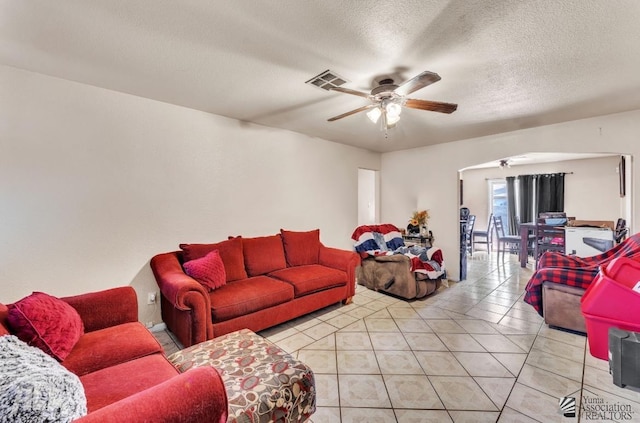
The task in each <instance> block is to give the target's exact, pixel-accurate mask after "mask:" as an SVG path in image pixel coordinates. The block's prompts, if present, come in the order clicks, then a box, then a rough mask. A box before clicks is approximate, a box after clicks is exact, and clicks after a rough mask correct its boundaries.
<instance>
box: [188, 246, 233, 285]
mask: <svg viewBox="0 0 640 423" xmlns="http://www.w3.org/2000/svg"><path fill="white" fill-rule="evenodd" d="M183 267H184V271H185V273H186V274H187V275H189V276H191V277H192V278H194V279H195V280H197V281H198V282H200V284H201V285H202V286H204V287H205V288H207V290H209V291H213V290H214V289H216V288H219V287H221V286H222V285H224V284H225V283H227V275H226V273H225V271H224V263H223V262H222V259H221V258H220V251H218V250H213V251H211V252H210V253H209V254H207V255H206V256H204V257H200V258H198V259H195V260H190V261H187V262H185V263H184V265H183Z"/></svg>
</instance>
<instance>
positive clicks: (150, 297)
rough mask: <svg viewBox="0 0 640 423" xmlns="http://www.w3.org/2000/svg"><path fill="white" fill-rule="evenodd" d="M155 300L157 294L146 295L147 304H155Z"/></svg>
mask: <svg viewBox="0 0 640 423" xmlns="http://www.w3.org/2000/svg"><path fill="white" fill-rule="evenodd" d="M156 299H157V294H156V293H155V292H149V294H148V295H147V304H155V303H156Z"/></svg>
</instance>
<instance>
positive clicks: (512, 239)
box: [493, 215, 520, 261]
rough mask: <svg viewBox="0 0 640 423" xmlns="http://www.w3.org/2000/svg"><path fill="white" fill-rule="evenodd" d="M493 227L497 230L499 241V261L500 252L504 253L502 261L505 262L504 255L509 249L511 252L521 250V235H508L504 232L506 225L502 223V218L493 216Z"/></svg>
mask: <svg viewBox="0 0 640 423" xmlns="http://www.w3.org/2000/svg"><path fill="white" fill-rule="evenodd" d="M493 225H494V226H495V228H496V239H497V241H498V259H500V252H502V260H503V261H504V253H505V252H506V251H507V248H509V252H511V251H512V250H513V249H514V248H515V249H517V250H519V249H520V235H507V234H505V231H504V224H503V223H502V216H496V215H494V216H493Z"/></svg>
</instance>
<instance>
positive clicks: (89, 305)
mask: <svg viewBox="0 0 640 423" xmlns="http://www.w3.org/2000/svg"><path fill="white" fill-rule="evenodd" d="M62 300H64V301H66V302H67V303H68V304H70V305H71V306H72V307H73V308H75V309H76V310H77V311H78V314H80V318H81V319H82V323H83V324H84V330H85V331H86V332H92V331H95V330H99V329H104V328H108V327H111V326H117V325H120V324H123V323H130V322H137V321H138V298H137V295H136V291H135V290H134V289H133V288H132V287H130V286H123V287H119V288H112V289H107V290H104V291H98V292H90V293H86V294H81V295H75V296H73V297H64V298H62Z"/></svg>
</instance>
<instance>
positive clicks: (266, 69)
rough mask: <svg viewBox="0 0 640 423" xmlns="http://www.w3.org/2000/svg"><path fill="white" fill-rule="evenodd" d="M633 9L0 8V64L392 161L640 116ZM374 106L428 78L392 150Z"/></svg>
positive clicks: (590, 4) (503, 2)
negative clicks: (329, 83) (429, 103)
mask: <svg viewBox="0 0 640 423" xmlns="http://www.w3.org/2000/svg"><path fill="white" fill-rule="evenodd" d="M639 22H640V1H637V0H613V1H605V0H564V1H557V0H537V1H536V0H528V1H519V0H449V1H445V0H415V1H399V0H393V1H381V0H351V1H346V0H331V1H329V0H323V1H300V0H265V1H256V0H233V1H229V0H182V1H169V0H91V1H87V0H59V1H50V0H40V1H38V0H0V64H5V65H9V66H14V67H18V68H22V69H27V70H31V71H35V72H40V73H43V74H47V75H52V76H56V77H60V78H64V79H69V80H73V81H79V82H83V83H86V84H90V85H95V86H98V87H104V88H108V89H112V90H117V91H122V92H125V93H130V94H134V95H139V96H142V97H147V98H151V99H156V100H160V101H164V102H168V103H173V104H178V105H182V106H186V107H190V108H194V109H198V110H203V111H206V112H211V113H215V114H219V115H223V116H228V117H232V118H235V119H239V120H241V121H251V122H255V123H259V124H263V125H267V126H272V127H277V128H283V129H288V130H292V131H296V132H300V133H304V134H308V135H310V136H314V137H320V138H323V139H327V140H332V141H336V142H339V143H344V144H350V145H354V146H358V147H362V148H366V149H370V150H373V151H380V152H387V151H393V150H402V149H407V148H412V147H417V146H423V145H430V144H436V143H442V142H448V141H453V140H459V139H465V138H471V137H477V136H483V135H490V134H495V133H500V132H507V131H512V130H516V129H521V128H529V127H535V126H540V125H546V124H552V123H558V122H563V121H568V120H575V119H580V118H586V117H591V116H596V115H603V114H609V113H616V112H621V111H627V110H633V109H640V24H639ZM326 69H331V70H333V71H335V72H337V73H338V74H339V75H341V76H343V77H345V78H346V79H348V81H349V82H348V83H347V84H345V85H344V87H348V88H352V89H357V90H363V91H369V90H370V89H371V88H372V87H373V86H372V83H373V81H374V80H379V79H380V78H381V77H383V76H386V75H391V76H392V77H394V78H395V79H396V80H397V82H402V81H403V80H406V79H409V78H411V77H413V76H415V75H417V74H419V73H420V72H422V71H424V70H429V71H432V72H436V73H438V74H439V75H440V76H441V77H442V80H441V81H439V82H437V83H435V84H433V85H430V86H428V87H426V88H423V89H422V90H419V91H416V92H415V93H413V94H411V97H412V98H419V99H426V100H438V101H445V102H451V103H458V104H459V107H458V110H457V111H456V112H454V113H453V114H451V115H446V114H440V113H436V112H427V111H421V110H412V109H405V110H404V111H403V113H402V120H401V121H400V123H399V124H398V126H397V127H396V128H395V129H393V130H392V131H391V132H390V133H389V139H386V140H385V138H384V134H383V133H382V132H381V131H379V130H378V127H377V126H376V125H373V124H372V123H370V122H369V121H368V120H367V118H366V116H365V114H364V113H359V114H356V115H353V116H350V117H346V118H344V119H341V120H338V121H336V122H327V118H329V117H332V116H335V115H338V114H341V113H343V112H346V111H349V110H351V109H355V108H357V107H360V106H363V105H365V104H367V100H366V99H364V98H360V97H356V96H352V95H348V94H343V93H337V92H326V91H323V90H320V89H317V88H314V87H312V86H309V85H306V84H305V81H307V80H308V79H310V78H312V77H313V76H315V75H316V74H318V73H320V72H322V71H324V70H326Z"/></svg>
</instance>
